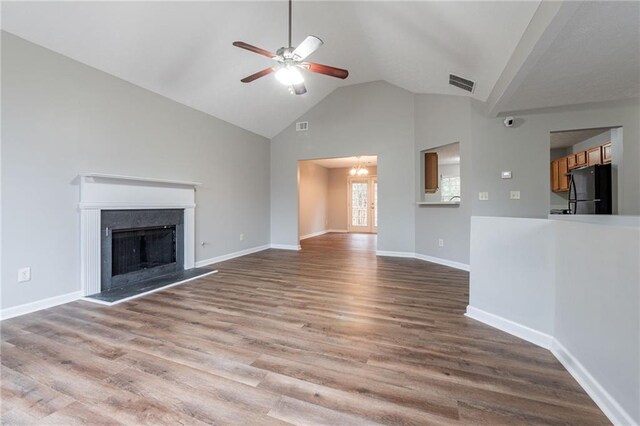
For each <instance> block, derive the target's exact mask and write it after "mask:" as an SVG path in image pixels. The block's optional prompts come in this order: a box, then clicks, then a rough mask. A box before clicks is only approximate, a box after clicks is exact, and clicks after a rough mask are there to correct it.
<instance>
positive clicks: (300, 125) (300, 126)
mask: <svg viewBox="0 0 640 426" xmlns="http://www.w3.org/2000/svg"><path fill="white" fill-rule="evenodd" d="M307 130H309V122H308V121H298V122H297V123H296V132H306V131H307Z"/></svg>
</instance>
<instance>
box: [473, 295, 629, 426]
mask: <svg viewBox="0 0 640 426" xmlns="http://www.w3.org/2000/svg"><path fill="white" fill-rule="evenodd" d="M465 316H466V317H469V318H472V319H474V320H476V321H480V322H482V323H484V324H487V325H489V326H491V327H494V328H496V329H498V330H501V331H504V332H506V333H509V334H512V335H514V336H516V337H519V338H521V339H524V340H526V341H528V342H531V343H533V344H535V345H538V346H541V347H543V348H545V349H548V350H550V351H551V353H552V354H553V355H554V356H555V357H556V358H557V359H558V361H560V363H561V364H562V365H563V366H564V368H565V369H566V370H567V371H568V372H569V374H571V376H572V377H573V378H574V379H575V380H576V381H577V382H578V384H579V385H580V386H581V387H582V389H584V391H585V392H586V393H587V395H589V397H590V398H591V399H592V400H593V402H595V403H596V405H597V406H598V407H599V408H600V409H601V410H602V412H603V413H604V415H605V416H607V418H608V419H609V420H611V423H613V424H614V425H629V426H633V425H636V426H637V425H638V423H636V422H634V420H633V418H632V417H631V415H629V413H627V412H626V411H625V409H624V408H622V406H621V405H620V404H619V403H618V402H617V401H616V400H615V398H614V397H613V396H611V394H609V392H607V390H606V389H605V388H604V387H603V386H602V385H601V384H600V383H599V382H598V381H597V380H596V379H595V378H594V377H593V376H592V375H591V373H589V370H587V369H586V367H585V366H584V365H582V363H581V362H580V361H579V360H578V359H577V358H576V357H575V356H574V355H573V354H572V353H571V352H569V350H568V349H567V348H566V347H565V346H564V345H563V344H562V343H560V342H559V341H558V340H557V339H555V338H554V337H552V336H550V335H548V334H545V333H542V332H540V331H537V330H534V329H532V328H529V327H527V326H524V325H522V324H518V323H516V322H514V321H511V320H508V319H506V318H503V317H500V316H498V315H494V314H491V313H489V312H486V311H483V310H482V309H478V308H474V307H473V306H467V312H466V313H465Z"/></svg>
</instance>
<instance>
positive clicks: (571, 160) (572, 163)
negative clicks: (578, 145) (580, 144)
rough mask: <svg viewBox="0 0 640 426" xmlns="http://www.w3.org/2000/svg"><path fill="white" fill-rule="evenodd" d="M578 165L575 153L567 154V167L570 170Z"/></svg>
mask: <svg viewBox="0 0 640 426" xmlns="http://www.w3.org/2000/svg"><path fill="white" fill-rule="evenodd" d="M576 167H578V165H577V162H576V156H575V154H571V155H567V168H568V169H569V170H572V169H575V168H576Z"/></svg>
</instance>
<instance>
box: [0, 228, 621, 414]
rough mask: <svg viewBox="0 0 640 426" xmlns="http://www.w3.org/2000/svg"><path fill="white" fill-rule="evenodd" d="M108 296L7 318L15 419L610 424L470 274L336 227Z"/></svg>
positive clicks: (8, 397)
mask: <svg viewBox="0 0 640 426" xmlns="http://www.w3.org/2000/svg"><path fill="white" fill-rule="evenodd" d="M302 246H303V250H302V251H301V252H292V251H283V250H266V251H263V252H259V253H256V254H252V255H249V256H245V257H241V258H237V259H233V260H230V261H226V262H223V263H220V264H218V265H216V268H217V269H219V271H220V272H219V273H218V274H215V275H211V276H208V277H205V278H202V279H199V280H196V281H192V282H190V283H188V284H185V285H182V286H178V287H173V288H170V289H167V290H165V291H162V292H159V293H155V294H152V295H149V296H147V297H144V298H141V299H136V300H133V301H130V302H125V303H122V304H120V305H116V306H113V307H105V306H100V305H96V304H92V303H89V302H84V301H78V302H73V303H70V304H67V305H63V306H58V307H55V308H52V309H48V310H45V311H40V312H37V313H34V314H29V315H25V316H22V317H18V318H14V319H10V320H6V321H4V322H2V376H1V377H2V386H1V390H2V393H1V397H2V407H1V411H2V422H3V424H64V425H71V424H115V423H125V424H136V425H139V424H171V425H175V424H189V425H198V424H212V423H215V424H243V425H268V424H285V423H292V424H330V425H349V424H358V425H363V424H375V423H379V424H406V425H409V424H411V425H424V424H454V423H466V424H491V425H497V424H517V423H519V424H525V423H526V424H576V425H591V424H608V423H609V422H608V421H607V419H606V418H605V417H604V415H603V414H602V413H601V412H600V410H599V409H598V408H597V407H596V405H595V404H594V403H593V402H592V401H591V400H590V399H589V397H588V396H587V395H586V394H585V392H584V391H583V390H582V389H581V388H580V386H579V385H578V384H577V383H576V382H575V380H573V378H572V377H571V376H570V375H569V374H568V373H567V372H566V371H565V370H564V369H563V367H562V366H561V365H560V364H559V363H558V362H557V361H556V360H555V358H554V357H553V356H552V355H551V353H549V352H548V351H546V350H544V349H541V348H538V347H536V346H534V345H531V344H529V343H527V342H524V341H522V340H520V339H517V338H515V337H513V336H510V335H508V334H505V333H502V332H500V331H497V330H494V329H492V328H490V327H487V326H485V325H483V324H481V323H478V322H476V321H474V320H471V319H468V318H466V317H464V316H463V313H464V311H465V308H466V305H467V303H468V274H467V273H466V272H462V271H458V270H455V269H451V268H447V267H444V266H439V265H435V264H431V263H427V262H422V261H418V260H414V259H399V258H385V257H376V256H375V236H373V235H357V234H356V235H349V234H328V235H325V236H321V237H317V238H312V239H308V240H305V241H303V242H302Z"/></svg>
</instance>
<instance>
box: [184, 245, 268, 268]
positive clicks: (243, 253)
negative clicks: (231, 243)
mask: <svg viewBox="0 0 640 426" xmlns="http://www.w3.org/2000/svg"><path fill="white" fill-rule="evenodd" d="M270 247H271V246H270V245H269V244H266V245H264V246H259V247H252V248H248V249H246V250H240V251H236V252H233V253H229V254H223V255H222V256H217V257H212V258H210V259H204V260H199V261H197V262H196V267H197V268H202V267H203V266H208V265H213V264H214V263H219V262H223V261H225V260H229V259H233V258H236V257H240V256H246V255H248V254H251V253H257V252H259V251H263V250H267V249H269V248H270Z"/></svg>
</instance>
